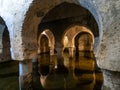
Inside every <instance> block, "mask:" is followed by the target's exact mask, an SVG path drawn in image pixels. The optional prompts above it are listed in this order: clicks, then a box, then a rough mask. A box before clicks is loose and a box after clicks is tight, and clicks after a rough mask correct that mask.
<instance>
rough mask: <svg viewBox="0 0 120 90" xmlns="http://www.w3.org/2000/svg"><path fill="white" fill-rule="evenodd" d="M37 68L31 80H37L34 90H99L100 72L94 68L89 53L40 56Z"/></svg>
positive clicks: (91, 55) (93, 62)
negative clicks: (72, 55)
mask: <svg viewBox="0 0 120 90" xmlns="http://www.w3.org/2000/svg"><path fill="white" fill-rule="evenodd" d="M37 67H38V68H37ZM37 67H36V69H37V70H36V72H37V71H38V73H37V74H35V73H34V77H33V80H34V79H35V78H37V79H36V80H34V83H35V82H36V84H34V85H33V87H34V89H35V90H37V89H38V90H39V89H42V90H101V85H102V82H103V76H102V72H101V71H100V70H99V69H98V68H97V67H96V63H95V58H94V55H93V53H91V52H79V53H78V54H77V55H76V56H74V57H69V54H68V53H67V52H65V53H63V54H62V56H61V57H59V58H58V57H57V55H54V56H50V55H49V54H41V55H39V56H38V66H37ZM35 75H36V76H35ZM38 75H39V76H38ZM37 82H39V83H37ZM38 87H39V88H38Z"/></svg>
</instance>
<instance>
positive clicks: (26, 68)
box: [19, 60, 32, 90]
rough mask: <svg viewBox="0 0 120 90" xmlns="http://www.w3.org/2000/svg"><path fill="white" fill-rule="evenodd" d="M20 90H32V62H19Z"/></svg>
mask: <svg viewBox="0 0 120 90" xmlns="http://www.w3.org/2000/svg"><path fill="white" fill-rule="evenodd" d="M19 90H32V60H24V61H20V62H19Z"/></svg>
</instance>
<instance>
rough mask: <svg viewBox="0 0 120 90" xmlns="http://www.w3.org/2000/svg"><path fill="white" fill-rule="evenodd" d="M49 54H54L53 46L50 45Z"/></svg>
mask: <svg viewBox="0 0 120 90" xmlns="http://www.w3.org/2000/svg"><path fill="white" fill-rule="evenodd" d="M50 55H54V47H50Z"/></svg>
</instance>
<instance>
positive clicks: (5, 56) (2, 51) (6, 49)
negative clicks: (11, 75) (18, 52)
mask: <svg viewBox="0 0 120 90" xmlns="http://www.w3.org/2000/svg"><path fill="white" fill-rule="evenodd" d="M10 47H11V46H10V35H9V31H8V28H7V26H6V24H5V21H4V20H3V19H2V17H0V62H4V61H8V60H11V52H10Z"/></svg>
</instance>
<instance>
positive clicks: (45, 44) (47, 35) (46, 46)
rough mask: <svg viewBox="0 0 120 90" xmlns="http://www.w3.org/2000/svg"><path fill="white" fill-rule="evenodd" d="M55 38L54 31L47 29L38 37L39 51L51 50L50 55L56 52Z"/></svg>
mask: <svg viewBox="0 0 120 90" xmlns="http://www.w3.org/2000/svg"><path fill="white" fill-rule="evenodd" d="M54 44H55V38H54V35H53V33H52V32H51V31H50V30H49V29H46V30H44V31H43V32H42V33H41V34H40V35H39V37H38V53H46V52H49V53H50V55H53V54H54Z"/></svg>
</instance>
